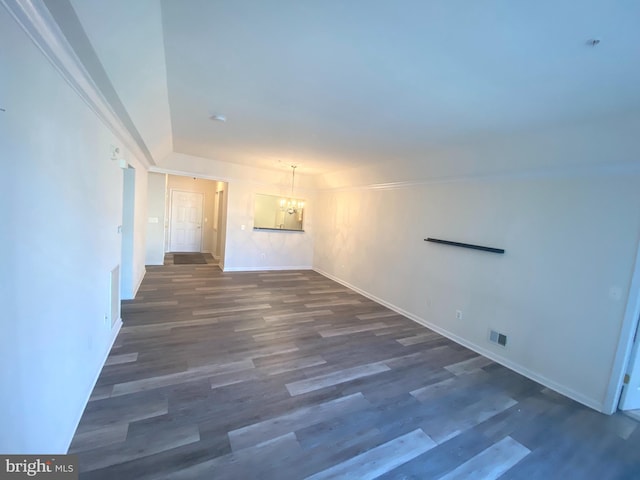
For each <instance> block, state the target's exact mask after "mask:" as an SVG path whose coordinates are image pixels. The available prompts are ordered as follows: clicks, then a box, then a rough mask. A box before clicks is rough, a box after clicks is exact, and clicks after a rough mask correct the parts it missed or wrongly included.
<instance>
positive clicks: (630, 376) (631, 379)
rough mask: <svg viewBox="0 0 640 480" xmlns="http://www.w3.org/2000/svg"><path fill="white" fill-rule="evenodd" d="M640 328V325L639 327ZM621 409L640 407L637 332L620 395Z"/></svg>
mask: <svg viewBox="0 0 640 480" xmlns="http://www.w3.org/2000/svg"><path fill="white" fill-rule="evenodd" d="M638 328H640V327H638ZM619 408H620V410H638V409H640V339H639V338H638V332H636V339H635V341H634V342H633V349H632V350H631V359H630V360H629V367H628V368H627V376H625V384H624V388H623V389H622V395H621V396H620V405H619Z"/></svg>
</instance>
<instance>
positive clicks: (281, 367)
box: [70, 261, 640, 480]
mask: <svg viewBox="0 0 640 480" xmlns="http://www.w3.org/2000/svg"><path fill="white" fill-rule="evenodd" d="M167 263H171V262H170V261H168V262H167ZM122 312H123V313H122V315H123V321H124V326H123V328H122V331H121V332H120V334H119V336H118V338H117V339H116V343H115V345H114V347H113V350H112V351H111V354H110V356H109V358H108V360H107V362H106V364H105V366H104V368H103V371H102V374H101V376H100V378H99V380H98V383H97V385H96V387H95V390H94V392H93V394H92V397H91V400H90V401H89V404H88V405H87V408H86V410H85V412H84V415H83V417H82V420H81V422H80V425H79V427H78V430H77V432H76V435H75V437H74V440H73V443H72V446H71V449H70V453H77V454H78V455H79V460H80V471H81V475H80V476H81V478H82V479H136V480H145V479H149V480H150V479H172V480H178V479H253V478H256V479H287V480H291V479H303V478H311V479H326V478H349V479H373V478H381V479H494V478H502V479H527V480H530V479H544V480H548V479H556V478H557V479H567V478H571V479H598V480H601V479H638V478H640V428H638V422H636V421H635V420H633V419H631V418H629V417H627V416H624V415H621V414H618V415H614V416H611V417H609V416H606V415H602V414H599V413H597V412H595V411H592V410H590V409H588V408H586V407H583V406H581V405H579V404H577V403H575V402H573V401H571V400H569V399H567V398H565V397H563V396H561V395H558V394H556V393H554V392H552V391H550V390H548V389H546V388H543V387H542V386H541V385H539V384H537V383H535V382H532V381H530V380H528V379H526V378H524V377H522V376H520V375H518V374H516V373H514V372H512V371H510V370H508V369H506V368H504V367H502V366H500V365H497V364H495V363H493V362H491V361H490V360H487V359H486V358H483V357H480V356H478V355H477V354H475V353H474V352H472V351H470V350H468V349H466V348H464V347H461V346H459V345H457V344H455V343H453V342H451V341H449V340H447V339H445V338H443V337H442V336H440V335H438V334H436V333H434V332H431V331H429V330H428V329H426V328H424V327H422V326H420V325H417V324H416V323H414V322H412V321H410V320H408V319H406V318H404V317H402V316H401V315H398V314H396V313H394V312H392V311H390V310H388V309H386V308H385V307H382V306H380V305H378V304H376V303H374V302H372V301H371V300H368V299H366V298H364V297H362V296H360V295H358V294H357V293H354V292H353V291H350V290H349V289H347V288H344V287H342V286H341V285H338V284H336V283H335V282H333V281H331V280H329V279H327V278H325V277H323V276H321V275H319V274H317V273H315V272H309V271H287V272H251V273H248V272H247V273H245V272H238V273H223V272H221V271H220V269H219V268H218V267H217V266H215V265H213V264H208V265H172V264H167V265H165V266H162V267H147V275H146V277H145V279H144V281H143V283H142V286H141V288H140V291H139V293H138V296H137V298H136V299H135V300H133V301H129V302H125V303H124V304H123V308H122Z"/></svg>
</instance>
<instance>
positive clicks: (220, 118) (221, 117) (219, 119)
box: [209, 115, 227, 122]
mask: <svg viewBox="0 0 640 480" xmlns="http://www.w3.org/2000/svg"><path fill="white" fill-rule="evenodd" d="M209 120H212V121H214V122H226V121H227V117H225V116H224V115H209Z"/></svg>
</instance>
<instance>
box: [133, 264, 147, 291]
mask: <svg viewBox="0 0 640 480" xmlns="http://www.w3.org/2000/svg"><path fill="white" fill-rule="evenodd" d="M146 274H147V269H146V268H143V269H142V275H140V279H139V280H138V284H137V285H136V286H135V287H134V289H133V297H132V298H131V299H134V298H136V295H137V294H138V290H139V289H140V285H142V281H143V280H144V276H145V275H146Z"/></svg>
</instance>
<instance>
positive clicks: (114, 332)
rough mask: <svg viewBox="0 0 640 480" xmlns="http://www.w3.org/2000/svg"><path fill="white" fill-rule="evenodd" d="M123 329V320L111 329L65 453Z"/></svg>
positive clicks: (119, 320)
mask: <svg viewBox="0 0 640 480" xmlns="http://www.w3.org/2000/svg"><path fill="white" fill-rule="evenodd" d="M121 328H122V319H121V318H119V319H118V321H117V322H116V323H115V324H114V325H113V328H111V337H110V339H109V344H108V347H107V349H106V350H105V352H104V354H103V356H102V362H101V363H100V368H98V370H97V371H96V374H95V377H94V379H93V382H91V386H90V388H89V390H88V392H87V394H86V395H85V401H84V403H83V404H82V409H81V410H80V412H79V413H78V416H77V417H76V421H75V424H74V427H73V432H71V437H70V438H69V439H67V442H66V446H67V447H66V449H65V453H67V452H68V451H69V447H71V442H72V441H73V436H74V435H75V433H76V430H77V429H78V425H80V420H81V419H82V414H83V413H84V410H85V408H87V404H88V403H89V398H91V393H93V389H94V387H95V386H96V383H98V378H99V377H100V374H101V373H102V368H103V367H104V364H105V363H106V361H107V358H108V357H109V352H111V349H112V348H113V344H114V343H115V341H116V338H117V337H118V333H120V329H121Z"/></svg>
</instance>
